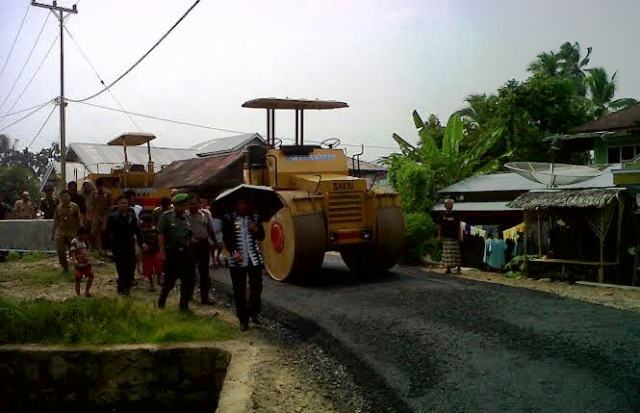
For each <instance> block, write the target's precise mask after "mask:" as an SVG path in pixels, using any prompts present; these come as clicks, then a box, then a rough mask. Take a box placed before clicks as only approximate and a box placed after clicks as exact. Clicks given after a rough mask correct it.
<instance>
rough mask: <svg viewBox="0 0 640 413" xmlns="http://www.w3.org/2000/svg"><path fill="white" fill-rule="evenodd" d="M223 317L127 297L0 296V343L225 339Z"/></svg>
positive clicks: (229, 330) (231, 331)
mask: <svg viewBox="0 0 640 413" xmlns="http://www.w3.org/2000/svg"><path fill="white" fill-rule="evenodd" d="M235 333H236V330H235V328H233V327H232V326H231V325H230V324H228V323H225V322H224V321H221V320H218V319H215V318H210V317H203V316H199V315H194V314H182V313H180V312H178V311H177V309H169V308H167V309H164V310H159V309H157V308H155V307H154V305H153V304H152V303H149V302H136V301H133V300H132V299H126V298H89V299H87V298H73V299H69V300H66V301H61V302H55V301H47V300H15V299H6V298H0V343H44V344H121V343H168V342H189V341H218V340H228V339H231V338H233V337H234V336H235Z"/></svg>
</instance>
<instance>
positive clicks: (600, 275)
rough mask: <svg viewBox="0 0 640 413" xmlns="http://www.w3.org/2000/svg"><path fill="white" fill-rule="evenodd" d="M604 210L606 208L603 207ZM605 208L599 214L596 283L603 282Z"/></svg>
mask: <svg viewBox="0 0 640 413" xmlns="http://www.w3.org/2000/svg"><path fill="white" fill-rule="evenodd" d="M605 208H606V206H605ZM605 208H602V209H601V212H600V234H599V235H600V236H599V238H600V267H599V268H598V282H599V283H601V282H604V240H605V238H606V236H607V234H606V233H605V232H604V224H605V222H604V220H605V214H606V212H605Z"/></svg>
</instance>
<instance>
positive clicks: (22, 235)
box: [0, 219, 55, 251]
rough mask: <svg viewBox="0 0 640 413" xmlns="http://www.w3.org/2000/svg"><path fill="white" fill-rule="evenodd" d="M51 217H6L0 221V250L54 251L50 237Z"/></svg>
mask: <svg viewBox="0 0 640 413" xmlns="http://www.w3.org/2000/svg"><path fill="white" fill-rule="evenodd" d="M52 229H53V220H52V219H6V220H2V221H0V250H18V251H30V250H38V251H55V244H54V242H53V240H52V239H51V231H52Z"/></svg>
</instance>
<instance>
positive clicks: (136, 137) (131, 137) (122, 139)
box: [107, 132, 156, 146]
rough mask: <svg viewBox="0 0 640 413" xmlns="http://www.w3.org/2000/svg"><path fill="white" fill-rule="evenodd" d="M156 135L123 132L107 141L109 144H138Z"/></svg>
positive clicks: (146, 141)
mask: <svg viewBox="0 0 640 413" xmlns="http://www.w3.org/2000/svg"><path fill="white" fill-rule="evenodd" d="M155 138H156V135H154V134H153V133H145V132H125V133H123V134H121V135H120V136H118V137H117V138H114V139H112V140H110V141H109V142H107V145H111V146H138V145H142V144H145V143H149V142H150V141H152V140H154V139H155Z"/></svg>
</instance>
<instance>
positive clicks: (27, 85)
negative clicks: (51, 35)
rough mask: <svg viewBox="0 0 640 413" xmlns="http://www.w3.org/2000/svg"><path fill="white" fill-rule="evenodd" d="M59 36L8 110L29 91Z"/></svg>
mask: <svg viewBox="0 0 640 413" xmlns="http://www.w3.org/2000/svg"><path fill="white" fill-rule="evenodd" d="M59 37H60V35H59V34H58V35H57V36H56V38H55V39H53V42H51V46H49V50H47V54H45V55H44V57H43V58H42V60H40V63H39V64H38V68H37V69H36V70H35V72H33V75H31V79H29V81H28V82H27V84H26V85H25V87H24V89H22V92H20V94H19V95H18V97H17V98H16V100H15V101H14V102H13V105H11V107H10V108H9V110H8V111H9V112H11V111H12V110H13V108H15V107H16V105H17V104H18V102H19V101H20V99H21V98H22V95H24V93H25V92H26V91H27V89H29V86H31V82H33V79H35V78H36V76H37V75H38V73H39V72H40V69H41V68H42V65H43V64H44V62H45V61H46V60H47V57H49V54H51V50H52V49H53V46H55V44H56V42H57V41H58V38H59ZM4 116H7V115H3V116H0V118H2V117H4Z"/></svg>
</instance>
